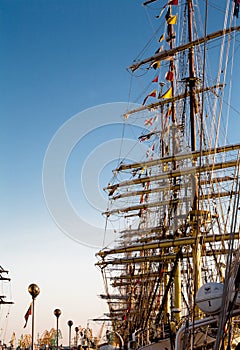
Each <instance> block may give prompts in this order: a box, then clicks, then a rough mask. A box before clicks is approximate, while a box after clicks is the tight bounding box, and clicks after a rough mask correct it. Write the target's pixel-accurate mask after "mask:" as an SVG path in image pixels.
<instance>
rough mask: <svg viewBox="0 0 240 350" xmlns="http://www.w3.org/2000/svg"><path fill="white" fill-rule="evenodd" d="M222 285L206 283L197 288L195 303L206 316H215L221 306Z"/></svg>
mask: <svg viewBox="0 0 240 350" xmlns="http://www.w3.org/2000/svg"><path fill="white" fill-rule="evenodd" d="M222 295H223V283H217V282H208V283H206V284H204V285H203V286H202V287H200V288H199V290H198V291H197V294H196V303H197V305H198V307H199V309H200V310H201V311H203V312H205V313H206V314H210V315H211V314H215V313H217V312H219V311H220V309H221V306H222Z"/></svg>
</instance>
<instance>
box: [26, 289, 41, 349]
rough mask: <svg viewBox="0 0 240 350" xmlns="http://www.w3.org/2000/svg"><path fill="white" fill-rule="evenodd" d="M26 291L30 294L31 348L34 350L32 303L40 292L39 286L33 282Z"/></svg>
mask: <svg viewBox="0 0 240 350" xmlns="http://www.w3.org/2000/svg"><path fill="white" fill-rule="evenodd" d="M28 292H29V294H30V295H31V296H32V350H34V304H35V299H36V297H37V296H38V294H39V293H40V288H39V287H38V286H37V285H36V284H35V283H32V284H30V285H29V286H28Z"/></svg>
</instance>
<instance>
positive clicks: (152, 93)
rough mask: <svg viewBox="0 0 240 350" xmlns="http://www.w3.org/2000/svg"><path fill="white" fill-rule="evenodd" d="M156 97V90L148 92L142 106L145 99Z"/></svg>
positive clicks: (144, 101)
mask: <svg viewBox="0 0 240 350" xmlns="http://www.w3.org/2000/svg"><path fill="white" fill-rule="evenodd" d="M150 96H151V97H156V96H157V90H153V91H152V92H150V94H148V95H147V96H146V97H145V99H144V100H143V103H142V104H143V105H144V104H145V103H146V101H147V99H148V97H150Z"/></svg>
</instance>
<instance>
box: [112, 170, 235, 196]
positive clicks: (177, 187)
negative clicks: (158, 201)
mask: <svg viewBox="0 0 240 350" xmlns="http://www.w3.org/2000/svg"><path fill="white" fill-rule="evenodd" d="M227 181H234V177H231V176H224V177H216V178H213V179H211V180H201V181H200V185H208V184H210V183H211V184H213V183H215V184H217V183H220V182H227ZM188 186H189V184H188V183H184V184H181V185H179V184H177V185H166V186H160V187H155V188H151V189H146V190H139V191H132V192H125V193H122V194H118V195H116V196H113V197H111V199H112V200H116V199H120V198H127V197H136V196H139V195H142V194H150V193H156V192H157V193H158V192H161V191H164V190H170V191H174V190H180V189H182V188H185V187H188Z"/></svg>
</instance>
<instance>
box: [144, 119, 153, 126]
mask: <svg viewBox="0 0 240 350" xmlns="http://www.w3.org/2000/svg"><path fill="white" fill-rule="evenodd" d="M152 123H153V118H148V119H146V120H145V122H144V125H150V126H151V125H152Z"/></svg>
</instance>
